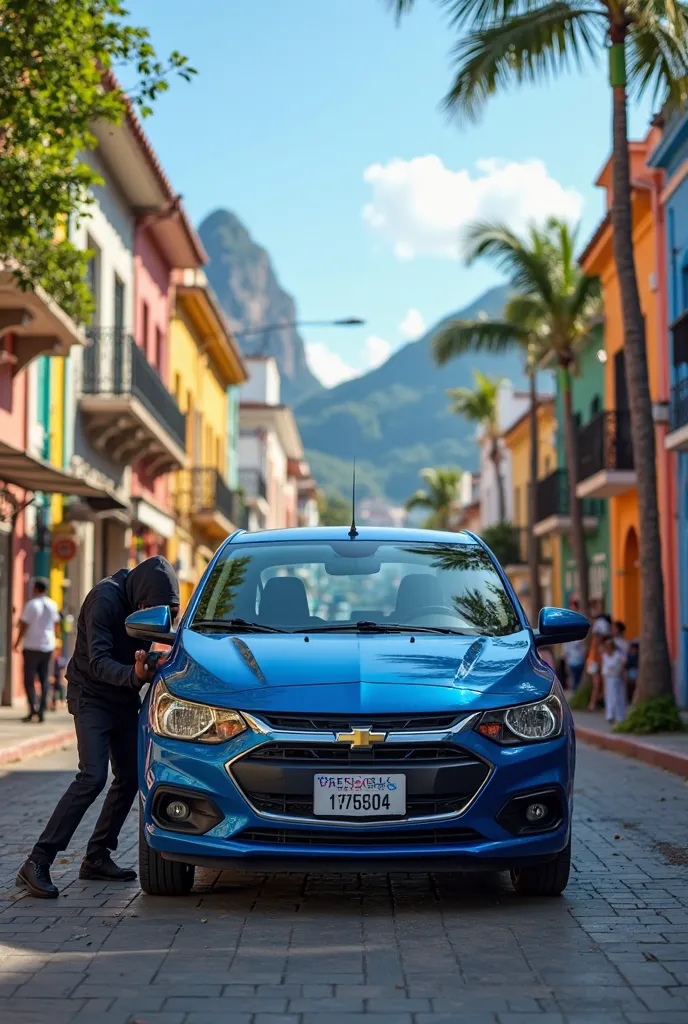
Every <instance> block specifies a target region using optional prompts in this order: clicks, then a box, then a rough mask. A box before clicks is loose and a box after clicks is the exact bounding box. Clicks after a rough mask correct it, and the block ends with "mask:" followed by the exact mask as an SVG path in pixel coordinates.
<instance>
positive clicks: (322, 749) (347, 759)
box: [246, 743, 475, 768]
mask: <svg viewBox="0 0 688 1024" xmlns="http://www.w3.org/2000/svg"><path fill="white" fill-rule="evenodd" d="M246 760H248V761H295V762H299V763H303V762H305V761H317V762H318V764H319V766H320V767H323V766H324V765H325V764H329V765H337V766H341V767H343V768H346V767H360V768H369V767H371V766H372V765H375V764H385V765H389V764H401V763H402V762H405V761H424V762H428V761H430V762H434V761H451V762H452V763H453V764H460V763H461V762H462V761H466V760H468V761H473V760H475V758H474V756H473V755H472V754H468V753H467V752H466V751H464V750H461V749H460V748H459V747H457V746H455V745H454V744H453V743H445V744H439V743H437V744H429V743H428V744H425V743H419V744H418V745H413V746H412V745H407V744H396V743H385V744H381V745H380V746H376V747H371V748H370V749H362V750H352V749H351V747H347V746H346V745H343V744H341V743H319V744H313V745H312V746H311V745H310V744H309V745H308V746H306V745H305V744H304V745H302V744H288V743H270V744H266V745H265V746H263V747H260V748H259V749H258V750H256V752H255V753H253V754H249V755H248V756H247V758H246Z"/></svg>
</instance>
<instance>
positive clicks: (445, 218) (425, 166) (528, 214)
mask: <svg viewBox="0 0 688 1024" xmlns="http://www.w3.org/2000/svg"><path fill="white" fill-rule="evenodd" d="M363 178H364V180H365V181H366V182H367V183H368V185H369V186H370V188H371V192H372V197H371V201H370V202H369V203H367V204H366V206H364V208H363V219H364V221H365V222H366V223H367V224H368V226H369V227H370V228H371V229H372V230H373V231H376V232H377V233H378V234H379V235H381V236H382V237H383V238H384V239H385V240H386V241H387V242H388V243H389V244H390V245H391V246H392V250H393V252H394V255H395V256H396V257H397V259H399V260H412V259H414V258H415V257H416V256H438V257H442V258H444V259H457V258H458V257H459V256H460V239H461V234H462V232H463V230H464V229H465V228H466V225H468V224H469V223H471V222H472V221H474V220H479V219H490V220H503V221H506V222H507V223H508V224H509V225H510V226H511V227H512V228H514V229H515V230H517V231H520V230H522V229H523V228H524V227H526V225H528V224H529V223H530V222H531V221H540V222H541V221H543V220H544V219H545V218H546V217H548V216H551V215H553V214H554V215H557V216H560V217H564V218H566V219H570V220H576V219H578V217H579V216H580V212H581V208H582V204H583V199H582V196H581V195H580V194H579V193H578V192H576V191H575V190H573V189H566V188H564V187H563V186H562V185H560V184H559V182H558V181H556V180H555V179H554V178H552V177H550V176H549V174H548V173H547V168H546V167H545V164H544V163H543V162H542V160H535V159H533V160H526V161H524V162H523V163H517V162H515V161H506V160H498V159H486V160H479V161H477V163H476V165H475V170H474V171H473V172H471V171H470V170H458V171H453V170H451V169H450V168H448V167H445V165H444V164H443V163H442V160H441V159H440V158H439V157H438V156H434V155H429V156H419V157H414V158H413V159H412V160H401V159H399V158H395V159H393V160H390V161H389V163H387V164H371V165H370V167H368V168H366V170H365V171H364V174H363Z"/></svg>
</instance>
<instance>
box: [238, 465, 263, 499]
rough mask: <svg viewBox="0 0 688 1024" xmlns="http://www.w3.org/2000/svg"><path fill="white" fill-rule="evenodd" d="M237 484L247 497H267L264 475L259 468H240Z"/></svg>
mask: <svg viewBox="0 0 688 1024" xmlns="http://www.w3.org/2000/svg"><path fill="white" fill-rule="evenodd" d="M239 486H240V487H241V489H242V491H243V492H244V495H245V497H247V498H267V496H268V488H267V484H266V482H265V477H264V476H263V474H262V473H261V471H260V470H259V469H240V470H239Z"/></svg>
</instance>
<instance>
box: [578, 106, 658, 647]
mask: <svg viewBox="0 0 688 1024" xmlns="http://www.w3.org/2000/svg"><path fill="white" fill-rule="evenodd" d="M659 139H660V131H659V128H658V127H656V126H653V127H652V129H651V130H650V132H649V133H648V135H647V136H646V138H645V139H644V140H643V141H642V142H634V143H631V146H630V156H631V179H632V187H633V194H632V216H633V245H634V256H635V265H636V272H637V279H638V288H639V292H640V304H641V308H642V311H643V314H644V317H645V332H646V340H647V360H648V376H649V385H650V393H651V397H652V401H653V403H655V407H656V408H658V409H659V408H661V406H662V405H664V407H666V402H667V399H668V394H667V391H666V381H665V378H666V370H665V363H666V332H665V329H664V326H663V325H664V323H665V313H664V302H665V300H664V294H663V286H664V280H665V278H664V273H663V266H664V258H663V255H662V254H663V252H664V238H663V224H662V221H661V219H660V218H659V217H658V209H659V198H660V195H661V185H662V172H661V171H659V170H656V169H654V168H653V167H650V166H649V164H648V159H649V157H650V154H651V153H652V152H653V150H654V149H655V147H656V146H657V144H658V142H659ZM597 184H598V185H599V186H600V187H602V188H604V189H605V191H606V199H607V214H606V215H605V217H604V218H603V220H602V222H601V224H600V225H599V227H598V228H597V231H596V232H595V234H594V235H593V238H592V239H591V241H590V242H589V243H588V246H587V247H586V250H585V252H584V253H583V255H582V257H581V264H582V266H583V267H584V269H585V270H586V271H587V272H588V273H589V274H596V275H598V276H599V278H600V281H601V284H602V293H603V300H604V351H605V355H606V359H605V362H604V395H603V398H604V405H603V408H602V410H601V411H600V412H598V413H597V414H596V415H595V416H593V417H592V419H591V420H590V421H589V422H588V423H587V424H585V425H582V426H581V428H580V430H579V432H578V455H579V474H578V478H579V484H578V496H579V497H580V498H585V499H607V500H608V502H609V559H610V592H611V593H610V598H611V612H612V615H613V616H614V618H617V619H621V620H622V621H624V622H625V623H626V628H627V635H628V636H629V637H635V636H638V634H639V632H640V597H641V595H640V562H639V559H640V548H639V532H640V526H639V512H638V493H637V481H636V474H635V469H634V465H633V446H632V442H631V425H630V411H629V409H630V406H629V396H628V389H627V384H626V369H625V353H624V347H623V345H624V337H623V323H622V310H621V296H620V290H619V281H618V277H617V273H616V264H615V261H614V253H613V245H612V226H611V214H610V212H609V211H610V208H611V202H612V166H611V160H609V161H608V162H607V164H606V165H605V167H604V168H603V170H602V173H601V174H600V176H599V178H598V179H597ZM657 419H658V420H659V421H661V419H662V416H658V417H657ZM665 433H666V428H665V425H664V424H662V423H661V422H658V423H657V427H656V443H657V474H658V481H657V483H658V496H659V513H660V530H661V537H662V560H663V566H662V568H663V572H664V580H665V594H666V605H667V632H668V638H669V645H670V650H671V654H672V657H673V658H674V659H675V658H676V654H677V643H676V640H677V629H676V627H675V615H676V601H675V591H674V589H673V582H672V581H673V579H674V566H675V564H676V554H675V530H674V523H673V517H674V509H675V505H674V504H673V502H672V501H671V500H670V497H669V495H670V492H671V469H670V465H669V460H668V459H667V454H666V449H665V445H664V438H665Z"/></svg>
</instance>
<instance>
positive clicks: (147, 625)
mask: <svg viewBox="0 0 688 1024" xmlns="http://www.w3.org/2000/svg"><path fill="white" fill-rule="evenodd" d="M124 628H125V629H126V631H127V633H128V635H129V636H131V637H134V638H135V639H136V640H150V642H151V643H154V644H169V645H170V647H171V646H172V644H173V643H174V638H175V637H176V635H177V632H176V630H175V628H174V626H173V625H172V612H171V611H170V609H169V606H168V605H166V604H158V605H155V607H154V608H140V609H139V610H138V611H137V612H132V614H131V615H129V616H127V618H126V620H125V622H124Z"/></svg>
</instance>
